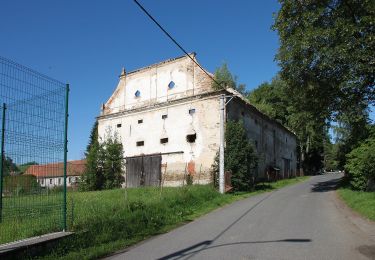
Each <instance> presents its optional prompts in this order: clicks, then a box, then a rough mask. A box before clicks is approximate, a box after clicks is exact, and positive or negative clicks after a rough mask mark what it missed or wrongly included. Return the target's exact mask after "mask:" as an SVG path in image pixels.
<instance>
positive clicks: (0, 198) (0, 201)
mask: <svg viewBox="0 0 375 260" xmlns="http://www.w3.org/2000/svg"><path fill="white" fill-rule="evenodd" d="M2 110H3V111H2V112H3V113H2V122H1V147H0V160H1V162H0V223H1V222H2V220H3V175H4V174H3V173H4V167H3V166H4V140H5V110H6V104H5V103H3V109H2Z"/></svg>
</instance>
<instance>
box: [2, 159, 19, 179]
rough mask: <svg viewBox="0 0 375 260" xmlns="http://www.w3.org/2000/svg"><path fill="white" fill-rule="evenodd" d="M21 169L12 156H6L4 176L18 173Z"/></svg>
mask: <svg viewBox="0 0 375 260" xmlns="http://www.w3.org/2000/svg"><path fill="white" fill-rule="evenodd" d="M18 172H19V169H18V167H17V165H16V164H15V163H14V162H13V160H12V158H10V157H8V156H5V158H4V162H3V173H4V176H6V175H10V174H14V173H18Z"/></svg>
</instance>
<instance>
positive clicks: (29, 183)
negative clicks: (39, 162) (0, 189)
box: [4, 175, 41, 196]
mask: <svg viewBox="0 0 375 260" xmlns="http://www.w3.org/2000/svg"><path fill="white" fill-rule="evenodd" d="M40 189H41V187H40V185H39V183H38V182H37V180H36V177H35V176H33V175H11V176H5V177H4V193H5V194H9V195H12V196H18V195H25V194H30V193H35V192H39V191H40Z"/></svg>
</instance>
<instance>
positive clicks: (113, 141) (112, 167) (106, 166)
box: [79, 122, 124, 190]
mask: <svg viewBox="0 0 375 260" xmlns="http://www.w3.org/2000/svg"><path fill="white" fill-rule="evenodd" d="M98 139H99V138H98V123H97V122H95V124H94V126H93V128H92V130H91V134H90V142H89V145H88V146H87V150H86V153H85V154H86V169H85V173H84V174H83V176H82V180H81V182H80V184H79V188H80V190H101V189H113V188H119V187H121V184H122V183H123V182H124V178H123V176H122V172H123V168H124V162H123V158H122V157H123V147H122V143H121V141H120V140H119V138H118V135H117V133H116V132H115V133H112V132H111V130H110V129H108V130H107V131H106V136H105V140H104V141H103V142H99V140H98Z"/></svg>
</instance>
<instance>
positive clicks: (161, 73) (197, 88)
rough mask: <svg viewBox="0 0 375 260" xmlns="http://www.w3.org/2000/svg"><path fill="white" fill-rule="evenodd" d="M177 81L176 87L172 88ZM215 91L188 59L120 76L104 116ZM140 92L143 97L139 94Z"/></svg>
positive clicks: (172, 61) (103, 113)
mask: <svg viewBox="0 0 375 260" xmlns="http://www.w3.org/2000/svg"><path fill="white" fill-rule="evenodd" d="M171 81H173V82H174V83H175V86H174V87H173V88H169V87H168V85H169V83H170V82H171ZM207 90H211V79H210V78H209V77H208V76H207V75H206V74H205V73H204V72H202V70H201V69H200V68H199V67H198V66H197V65H196V64H195V63H193V61H192V60H190V58H188V57H186V56H184V57H181V58H177V59H175V60H170V61H166V62H162V63H159V64H155V65H152V66H149V67H146V68H143V69H139V70H137V71H134V72H130V73H128V74H124V75H121V76H120V79H119V83H118V85H117V88H116V90H115V91H114V93H113V95H112V96H111V97H110V98H109V100H108V101H107V102H106V103H105V105H104V107H105V108H104V110H102V115H106V114H111V113H116V112H119V111H124V110H127V109H134V108H139V107H145V106H151V105H154V104H155V103H162V102H166V101H171V100H176V99H179V98H183V97H186V96H193V95H196V94H199V93H203V92H207ZM137 91H139V93H140V95H139V97H136V96H135V93H136V92H137Z"/></svg>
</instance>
